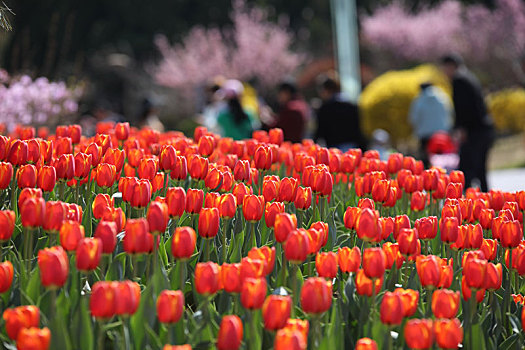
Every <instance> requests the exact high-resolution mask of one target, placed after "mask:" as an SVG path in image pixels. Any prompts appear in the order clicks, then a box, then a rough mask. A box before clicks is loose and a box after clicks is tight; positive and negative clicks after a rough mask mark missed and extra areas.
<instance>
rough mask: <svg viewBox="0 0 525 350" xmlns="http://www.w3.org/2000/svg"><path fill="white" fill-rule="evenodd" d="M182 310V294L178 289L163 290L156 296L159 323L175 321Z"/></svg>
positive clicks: (180, 315)
mask: <svg viewBox="0 0 525 350" xmlns="http://www.w3.org/2000/svg"><path fill="white" fill-rule="evenodd" d="M183 312H184V294H183V293H182V292H181V291H180V290H163V291H162V292H160V294H159V297H158V298H157V316H158V318H159V321H160V322H161V323H177V322H178V321H179V320H180V318H181V317H182V313H183Z"/></svg>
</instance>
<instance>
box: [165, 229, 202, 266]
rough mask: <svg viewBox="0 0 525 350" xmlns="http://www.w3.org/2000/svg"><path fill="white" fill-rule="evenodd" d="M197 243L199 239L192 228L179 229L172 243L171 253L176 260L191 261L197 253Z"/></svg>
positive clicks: (176, 230) (174, 234)
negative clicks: (194, 253) (195, 252)
mask: <svg viewBox="0 0 525 350" xmlns="http://www.w3.org/2000/svg"><path fill="white" fill-rule="evenodd" d="M196 243H197V237H196V235H195V231H194V230H193V229H192V228H191V227H187V226H184V227H177V228H176V229H175V232H174V233H173V238H172V241H171V253H172V254H173V256H174V257H175V259H180V260H185V259H189V258H191V256H192V255H193V252H194V251H195V245H196Z"/></svg>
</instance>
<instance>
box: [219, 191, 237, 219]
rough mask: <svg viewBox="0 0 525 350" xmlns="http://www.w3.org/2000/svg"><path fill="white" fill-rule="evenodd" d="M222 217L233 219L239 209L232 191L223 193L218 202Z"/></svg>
mask: <svg viewBox="0 0 525 350" xmlns="http://www.w3.org/2000/svg"><path fill="white" fill-rule="evenodd" d="M218 207H219V214H220V216H221V218H227V219H232V218H233V217H234V216H235V212H236V210H237V200H236V199H235V196H234V195H233V194H232V193H225V194H223V195H221V197H220V199H219V203H218Z"/></svg>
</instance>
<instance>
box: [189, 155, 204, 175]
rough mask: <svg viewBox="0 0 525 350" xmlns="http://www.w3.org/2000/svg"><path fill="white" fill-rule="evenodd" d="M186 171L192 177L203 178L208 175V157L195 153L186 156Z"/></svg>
mask: <svg viewBox="0 0 525 350" xmlns="http://www.w3.org/2000/svg"><path fill="white" fill-rule="evenodd" d="M188 172H189V173H190V176H191V177H192V179H196V180H204V179H205V178H206V175H208V159H207V158H203V157H201V156H199V155H197V154H192V155H190V156H189V158H188Z"/></svg>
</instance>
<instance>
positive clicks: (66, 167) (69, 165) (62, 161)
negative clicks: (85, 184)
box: [53, 154, 75, 180]
mask: <svg viewBox="0 0 525 350" xmlns="http://www.w3.org/2000/svg"><path fill="white" fill-rule="evenodd" d="M53 166H54V167H55V170H56V173H57V179H59V180H71V179H72V178H73V177H75V158H73V155H72V154H62V155H61V156H60V157H59V158H57V159H55V161H54V163H53Z"/></svg>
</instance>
